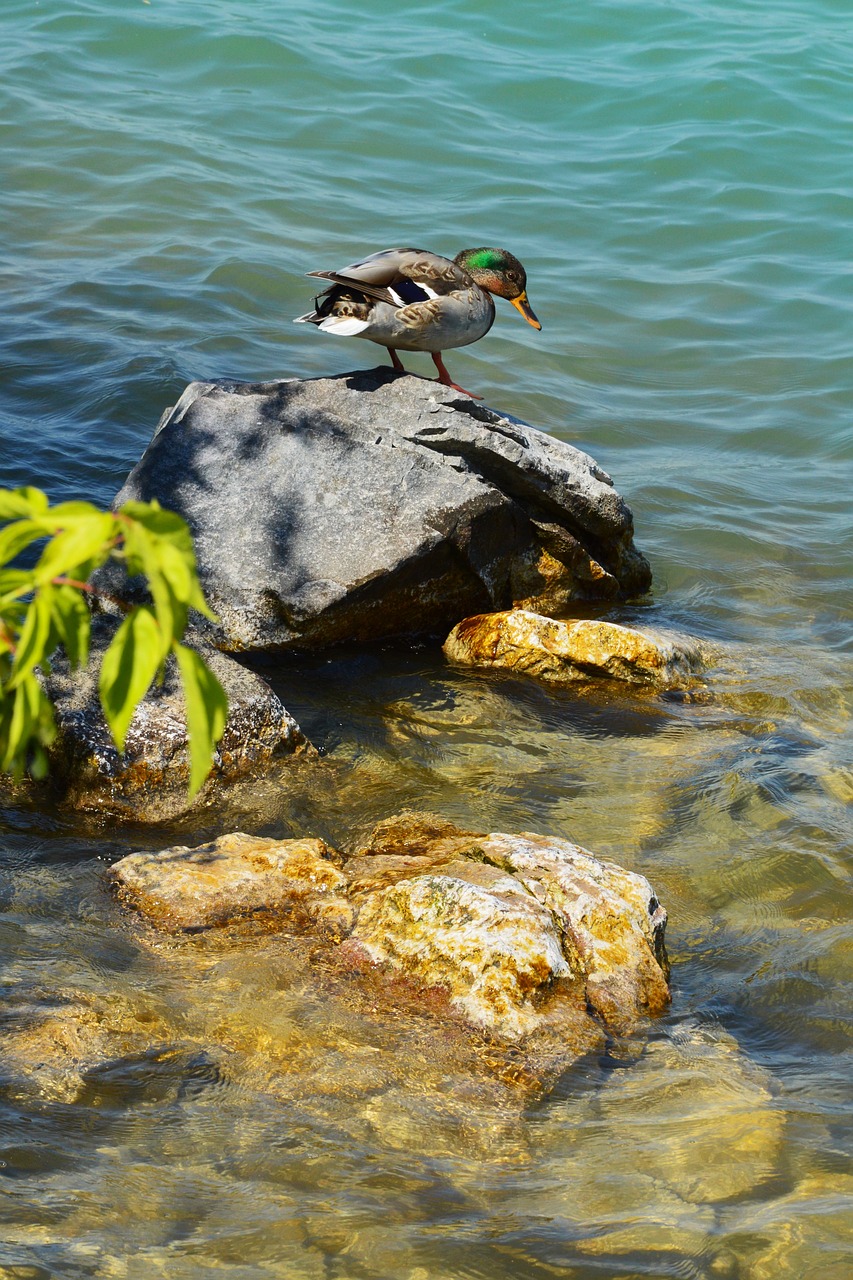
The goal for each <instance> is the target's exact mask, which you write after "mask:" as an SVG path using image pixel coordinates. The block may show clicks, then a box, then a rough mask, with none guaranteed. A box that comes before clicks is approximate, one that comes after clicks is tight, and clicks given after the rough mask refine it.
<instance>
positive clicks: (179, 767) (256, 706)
mask: <svg viewBox="0 0 853 1280" xmlns="http://www.w3.org/2000/svg"><path fill="white" fill-rule="evenodd" d="M117 627H118V622H117V620H115V619H113V618H105V617H95V618H94V619H93V625H92V645H91V654H90V659H89V663H88V665H87V666H86V667H85V668H84V669H83V670H82V671H73V672H72V671H70V670H69V667H68V663H67V661H66V660H65V659H64V657H62V656H61V655H58V656H57V657H56V658H55V659H54V662H53V664H52V669H51V674H50V676H49V677H48V680H47V691H48V693H49V695H50V698H51V701H52V702H53V704H54V712H55V717H56V727H57V737H56V742H55V743H54V746H53V748H52V757H53V759H52V768H51V777H52V780H53V783H54V785H55V786H56V787H57V788H58V789H59V791H60V792H61V794H62V797H63V801H64V803H65V804H66V805H68V806H70V807H71V808H73V809H77V810H81V811H92V812H95V813H101V814H111V815H113V816H115V817H118V818H124V819H130V820H133V821H136V822H160V821H162V820H164V819H168V818H174V817H177V816H178V815H179V814H181V813H183V812H184V811H185V810H186V809H187V808H188V806H189V803H190V801H189V796H188V789H187V788H188V783H189V754H188V750H187V721H186V712H185V706H184V698H183V692H182V689H181V684H180V680H179V678H178V672H177V668H176V665H175V662H174V659H173V658H170V659H169V660H168V662H167V664H166V671H165V675H164V679H163V682H162V684H159V685H158V684H157V683H156V682H155V684H154V685H152V687H151V689H149V691H148V693H147V694H146V695H145V697H144V698H143V699H142V701H141V703H140V704H139V706H138V707H137V709H136V711H135V713H134V716H133V719H132V720H131V722H130V727H129V729H128V732H127V738H126V740H125V746H124V752H123V753H120V752H119V751H118V750H117V749H116V746H115V743H114V742H113V740H112V737H111V736H110V732H109V729H108V728H107V723H106V720H105V719H104V714H103V712H102V710H101V705H100V700H99V696H98V676H99V673H100V668H101V661H102V660H103V656H104V653H105V652H106V649H107V647H108V645H109V643H110V641H111V639H112V637H113V635H114V634H115V631H116V629H117ZM196 648H197V649H198V651H199V652H200V653H201V655H202V657H203V658H204V660H205V662H206V663H207V664H208V666H209V667H211V669H212V670H213V672H214V674H215V675H216V676H217V678H218V679H219V681H220V683H221V684H222V686H223V688H224V689H225V692H226V694H227V697H228V720H227V723H226V726H225V732H224V733H223V735H222V737H221V739H220V740H219V743H218V744H217V748H216V751H215V753H214V757H213V766H212V769H211V774H210V777H209V779H208V781H207V782H206V783H205V786H204V788H203V789H202V791H201V792H200V795H199V799H198V801H197V802H196V803H197V804H204V803H205V802H206V801H207V800H209V799H211V798H212V797H213V795H214V794H215V793H216V792H217V791H218V790H220V789H221V787H222V786H223V785H227V784H229V783H232V782H235V781H236V780H237V779H239V778H243V777H247V776H252V775H254V774H256V773H258V772H260V771H263V770H269V769H270V768H271V767H272V766H273V765H274V764H275V763H276V761H278V760H286V761H287V762H288V763H290V762H292V761H295V760H297V759H300V758H303V757H305V758H308V759H312V758H316V756H317V752H316V750H315V748H314V747H313V746H311V744H310V743H309V742H308V740H307V738H306V737H305V735H304V734H303V732H302V730H301V729H300V727H299V725H298V724H297V723H296V721H295V720H294V719H293V717H292V716H291V715H290V713H289V712H288V711H287V710H286V709H285V707H284V706H283V705H282V703H281V701H280V699H279V698H278V695H277V694H276V693H275V692H274V690H273V689H272V688H271V687H270V685H268V684H267V682H266V681H265V680H264V679H262V677H261V676H259V675H257V674H256V673H255V672H253V671H249V670H248V669H247V668H245V667H244V666H242V665H241V664H240V663H239V662H237V661H236V660H235V659H234V658H229V657H227V656H226V655H225V654H222V653H219V652H217V651H216V650H215V649H213V648H211V647H210V646H208V645H205V644H197V645H196Z"/></svg>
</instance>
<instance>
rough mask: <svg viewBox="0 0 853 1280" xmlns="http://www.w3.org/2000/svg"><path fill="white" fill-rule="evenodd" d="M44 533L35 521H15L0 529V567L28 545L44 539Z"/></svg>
mask: <svg viewBox="0 0 853 1280" xmlns="http://www.w3.org/2000/svg"><path fill="white" fill-rule="evenodd" d="M46 536H47V535H46V533H45V531H44V529H43V528H42V527H41V525H40V524H39V523H38V522H37V521H36V520H15V521H14V523H13V524H7V525H6V528H5V529H0V565H4V564H8V562H9V561H10V560H14V559H15V556H17V555H20V554H21V552H22V551H23V550H24V549H25V548H26V547H28V546H29V545H30V543H31V542H38V541H39V539H40V538H44V537H46Z"/></svg>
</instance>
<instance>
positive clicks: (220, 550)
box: [99, 369, 651, 650]
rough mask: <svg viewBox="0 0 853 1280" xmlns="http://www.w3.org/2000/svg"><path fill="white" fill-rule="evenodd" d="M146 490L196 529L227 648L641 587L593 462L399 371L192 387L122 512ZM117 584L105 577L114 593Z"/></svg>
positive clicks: (417, 629) (632, 551)
mask: <svg viewBox="0 0 853 1280" xmlns="http://www.w3.org/2000/svg"><path fill="white" fill-rule="evenodd" d="M152 498H157V499H158V500H159V501H160V502H161V503H162V505H163V506H164V507H167V508H169V509H171V510H173V511H177V512H178V513H179V514H180V515H182V516H183V517H184V518H185V519H186V520H187V521H188V523H189V525H190V528H191V530H192V533H193V537H194V541H195V549H196V555H197V558H198V568H199V576H200V579H201V582H202V586H203V588H204V592H205V595H206V597H207V599H208V601H209V602H210V604H211V606H212V607H213V609H214V610H215V612H216V613H217V615H218V616H219V620H220V625H219V631H218V634H217V637H216V642H217V644H218V645H220V646H221V647H224V648H231V649H255V650H266V649H276V648H297V647H312V648H316V647H322V646H325V645H330V644H334V643H336V642H340V641H364V640H370V639H374V638H378V637H392V636H400V635H415V634H425V633H431V632H435V631H443V632H446V631H447V629H448V628H449V627H450V626H452V625H453V624H454V623H456V622H457V621H458V620H459V619H460V618H462V617H466V616H467V615H470V614H472V613H475V612H478V611H482V610H484V609H501V608H507V607H509V606H510V605H511V604H513V602H516V601H523V602H524V603H525V604H526V605H528V606H530V607H540V608H543V609H546V610H547V609H555V608H558V607H563V606H565V604H566V602H567V601H569V600H573V599H590V600H599V599H612V598H618V597H624V596H633V595H636V594H638V593H640V592H643V591H645V590H647V589H648V587H649V585H650V582H651V573H650V570H649V566H648V563H647V562H646V560H645V559H644V557H643V556H642V555H641V554H640V553H639V552H638V551H637V549H636V547H635V546H634V543H633V522H632V516H631V511H630V509H629V508H628V506H627V505H626V503H625V501H624V500H623V499H622V498H621V497H620V495H619V494H618V493H617V492H616V490H615V489H614V487H613V482H612V480H611V479H610V477H609V476H608V475H607V474H606V473H605V472H604V471H603V470H602V469H601V468H600V467H599V466H598V465H597V464H596V463H595V462H594V461H593V459H592V458H590V457H589V456H588V455H587V454H585V453H581V452H580V451H579V450H577V449H575V448H573V447H572V446H571V445H569V444H566V443H564V442H563V441H560V440H557V439H554V438H553V437H551V436H548V435H546V434H545V433H544V432H541V431H537V430H535V429H534V428H532V427H529V426H527V425H526V424H524V423H522V422H519V421H517V420H515V419H511V418H508V417H505V416H502V415H501V414H499V413H496V412H494V411H493V410H491V409H487V408H485V407H483V406H481V405H478V404H476V403H474V402H473V401H472V400H470V399H469V398H468V397H467V396H463V395H460V394H459V393H458V392H455V391H453V390H452V389H451V388H448V387H442V386H440V385H438V384H436V383H434V382H430V381H426V380H424V379H420V378H415V377H411V376H407V375H400V374H397V373H395V372H394V371H393V370H385V369H376V370H370V371H366V372H359V373H352V374H347V375H343V376H341V377H337V378H319V379H314V380H309V381H300V380H298V379H292V380H289V381H281V382H268V383H258V384H252V383H236V382H220V383H192V384H191V385H190V386H189V387H188V388H187V389H186V391H185V392H184V394H183V395H182V396H181V399H180V401H179V403H178V404H177V405H176V406H175V408H174V409H173V410H171V411H168V412H167V413H166V414H165V415H164V417H163V419H162V421H161V423H160V425H159V427H158V429H157V432H156V434H155V436H154V439H153V440H152V441H151V444H150V445H149V446H148V448H147V450H146V451H145V454H144V455H143V457H142V458H141V460H140V461H139V463H138V464H137V465H136V467H134V469H133V471H132V472H131V474H130V476H129V477H128V479H127V481H126V483H125V485H124V488H123V489H122V490H121V492H120V493H119V494H118V496H117V498H116V504H121V503H122V502H125V501H128V500H130V499H144V500H148V499H152ZM120 575H121V568H120V566H113V568H112V569H111V570H110V571H109V572H108V571H102V572H101V574H100V575H99V581H100V584H101V585H102V586H103V587H105V588H106V589H107V590H109V591H111V592H112V593H118V594H121V593H122V592H124V593H127V591H128V587H127V585H126V584H123V583H122V581H121V576H120Z"/></svg>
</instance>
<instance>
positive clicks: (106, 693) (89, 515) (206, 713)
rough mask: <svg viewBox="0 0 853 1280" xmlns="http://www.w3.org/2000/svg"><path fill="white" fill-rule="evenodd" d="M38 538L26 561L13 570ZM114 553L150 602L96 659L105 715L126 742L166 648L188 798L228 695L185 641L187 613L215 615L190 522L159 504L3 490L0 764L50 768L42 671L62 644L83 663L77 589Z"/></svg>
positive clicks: (83, 622) (202, 774) (81, 604)
mask: <svg viewBox="0 0 853 1280" xmlns="http://www.w3.org/2000/svg"><path fill="white" fill-rule="evenodd" d="M41 543H43V544H44V545H43V546H42V547H41V550H40V552H39V555H38V559H37V560H36V563H35V565H34V567H33V568H32V569H20V568H13V567H9V566H10V564H11V562H12V561H14V560H15V559H16V557H18V556H19V555H20V554H21V552H23V551H25V550H26V549H27V548H28V547H36V545H37V544H41ZM113 557H119V558H121V559H122V560H123V561H124V563H125V566H126V568H127V571H128V573H129V574H131V575H136V574H142V575H144V577H145V578H146V579H147V581H148V587H149V590H150V593H151V601H152V603H151V604H150V605H139V606H137V607H135V608H133V609H131V610H129V611H128V613H127V617H126V618H125V619H124V621H123V622H122V624H121V626H120V627H119V629H118V631H117V633H116V635H115V636H114V637H113V640H112V643H111V644H110V647H109V648H108V649H107V651H106V653H105V655H104V659H103V663H102V664H101V674H100V696H101V706H102V707H103V711H104V716H105V717H106V721H107V724H108V725H109V728H110V732H111V733H112V735H113V739H114V740H115V744H116V746H117V747H118V749H119V751H121V750H123V748H124V742H125V738H126V736H127V730H128V727H129V725H130V721H131V719H132V717H133V713H134V711H135V709H136V707H137V706H138V704H139V703H140V701H141V700H142V698H143V697H144V696H145V694H146V693H147V691H148V689H149V688H150V687H151V684H152V682H153V681H154V680H155V679H157V680H162V678H163V670H164V666H165V663H166V660H167V659H168V658H169V656H170V655H174V657H175V659H176V661H177V665H178V670H179V673H180V677H181V681H182V684H183V688H184V696H185V701H186V711H187V728H188V731H189V751H190V795H191V796H193V795H195V794H196V792H197V791H198V790H199V788H200V787H201V785H202V783H203V782H204V780H205V778H206V777H207V775H208V773H209V772H210V765H211V757H212V755H213V750H214V747H215V745H216V743H217V741H218V740H219V738H220V737H221V736H222V731H223V729H224V728H225V720H226V717H227V714H228V703H227V700H226V697H225V693H224V690H223V689H222V686H221V685H220V683H219V681H218V680H217V679H216V677H215V676H214V674H213V672H212V671H210V669H209V668H208V667H207V666H206V665H205V663H204V662H203V661H202V659H201V658H200V657H199V655H198V654H197V653H196V652H195V651H194V650H193V649H189V648H187V647H186V645H183V644H181V640H182V638H183V635H184V632H185V630H186V626H187V620H188V617H189V611H190V609H195V610H197V611H198V612H199V613H202V614H204V615H205V617H207V618H213V616H214V615H213V614H212V613H211V611H210V609H209V608H208V606H207V604H206V602H205V599H204V596H203V595H202V592H201V587H200V586H199V582H198V577H197V575H196V564H195V554H194V552H193V545H192V538H191V536H190V531H189V529H188V528H187V525H186V523H185V522H184V521H183V520H182V519H181V518H180V516H176V515H174V514H173V513H172V512H170V511H164V510H163V509H162V508H161V507H160V505H159V503H157V502H128V503H126V504H125V506H123V507H122V508H121V509H120V510H119V511H117V512H115V513H113V512H104V511H99V510H98V508H97V507H94V506H92V505H91V504H90V503H88V502H62V503H59V504H58V505H57V506H54V507H52V506H50V504H49V502H48V499H47V497H46V495H45V494H44V493H42V491H41V490H40V489H33V488H24V489H0V771H3V772H7V773H9V772H11V773H16V774H20V773H21V772H22V771H23V770H24V768H27V769H28V770H29V772H30V773H31V774H32V775H33V776H34V777H44V775H45V774H46V772H47V768H48V755H47V751H48V748H49V747H50V745H51V743H52V742H53V740H54V738H55V736H56V726H55V724H54V719H53V709H52V707H51V704H50V700H49V699H48V697H47V695H46V693H45V691H44V688H43V683H42V679H41V678H40V677H43V676H45V675H47V674H48V673H49V671H50V659H51V656H52V654H53V653H54V651H55V650H56V649H57V648H58V647H59V646H61V647H62V648H63V649H64V650H65V653H66V655H67V657H68V660H69V662H70V664H71V667H72V668H75V669H76V668H77V667H80V666H81V665H85V663H86V662H87V661H88V657H89V634H90V632H89V610H88V608H87V606H86V602H85V599H84V597H85V595H86V594H87V593H88V594H91V595H94V596H97V594H98V592H97V590H95V589H94V588H93V587H91V586H90V585H89V584H88V582H87V579H88V578H89V576H90V575H91V574H92V573H93V572H94V570H95V569H97V568H99V567H100V566H101V565H103V564H106V562H107V560H109V559H111V558H113Z"/></svg>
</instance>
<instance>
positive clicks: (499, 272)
mask: <svg viewBox="0 0 853 1280" xmlns="http://www.w3.org/2000/svg"><path fill="white" fill-rule="evenodd" d="M454 261H455V262H456V265H457V266H458V267H461V268H462V270H463V271H467V272H468V274H469V276H471V277H472V278H473V279H474V281H475V282H476V283H477V284H478V285H479V286H480V288H481V289H487V290H488V291H489V293H496V294H497V295H498V297H499V298H508V299H509V301H510V302H511V303H512V305H513V306H514V307H517V308H518V310H519V311H520V312H521V314H522V315H523V316H524V318H525V320H526V321H527V323H528V324H532V325H533V328H534V329H541V328H542V326H541V324H540V323H539V321H538V320H537V319H536V316H535V315H534V314H533V309H532V307H531V306H530V303H529V302H528V301H527V272H526V271H525V270H524V267H523V266H522V265H521V263H520V262H519V260H518V258H516V257H515V255H514V254H512V253H509V252H508V251H507V250H506V249H463V250H462V252H461V253H457V255H456V258H455V259H454Z"/></svg>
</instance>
